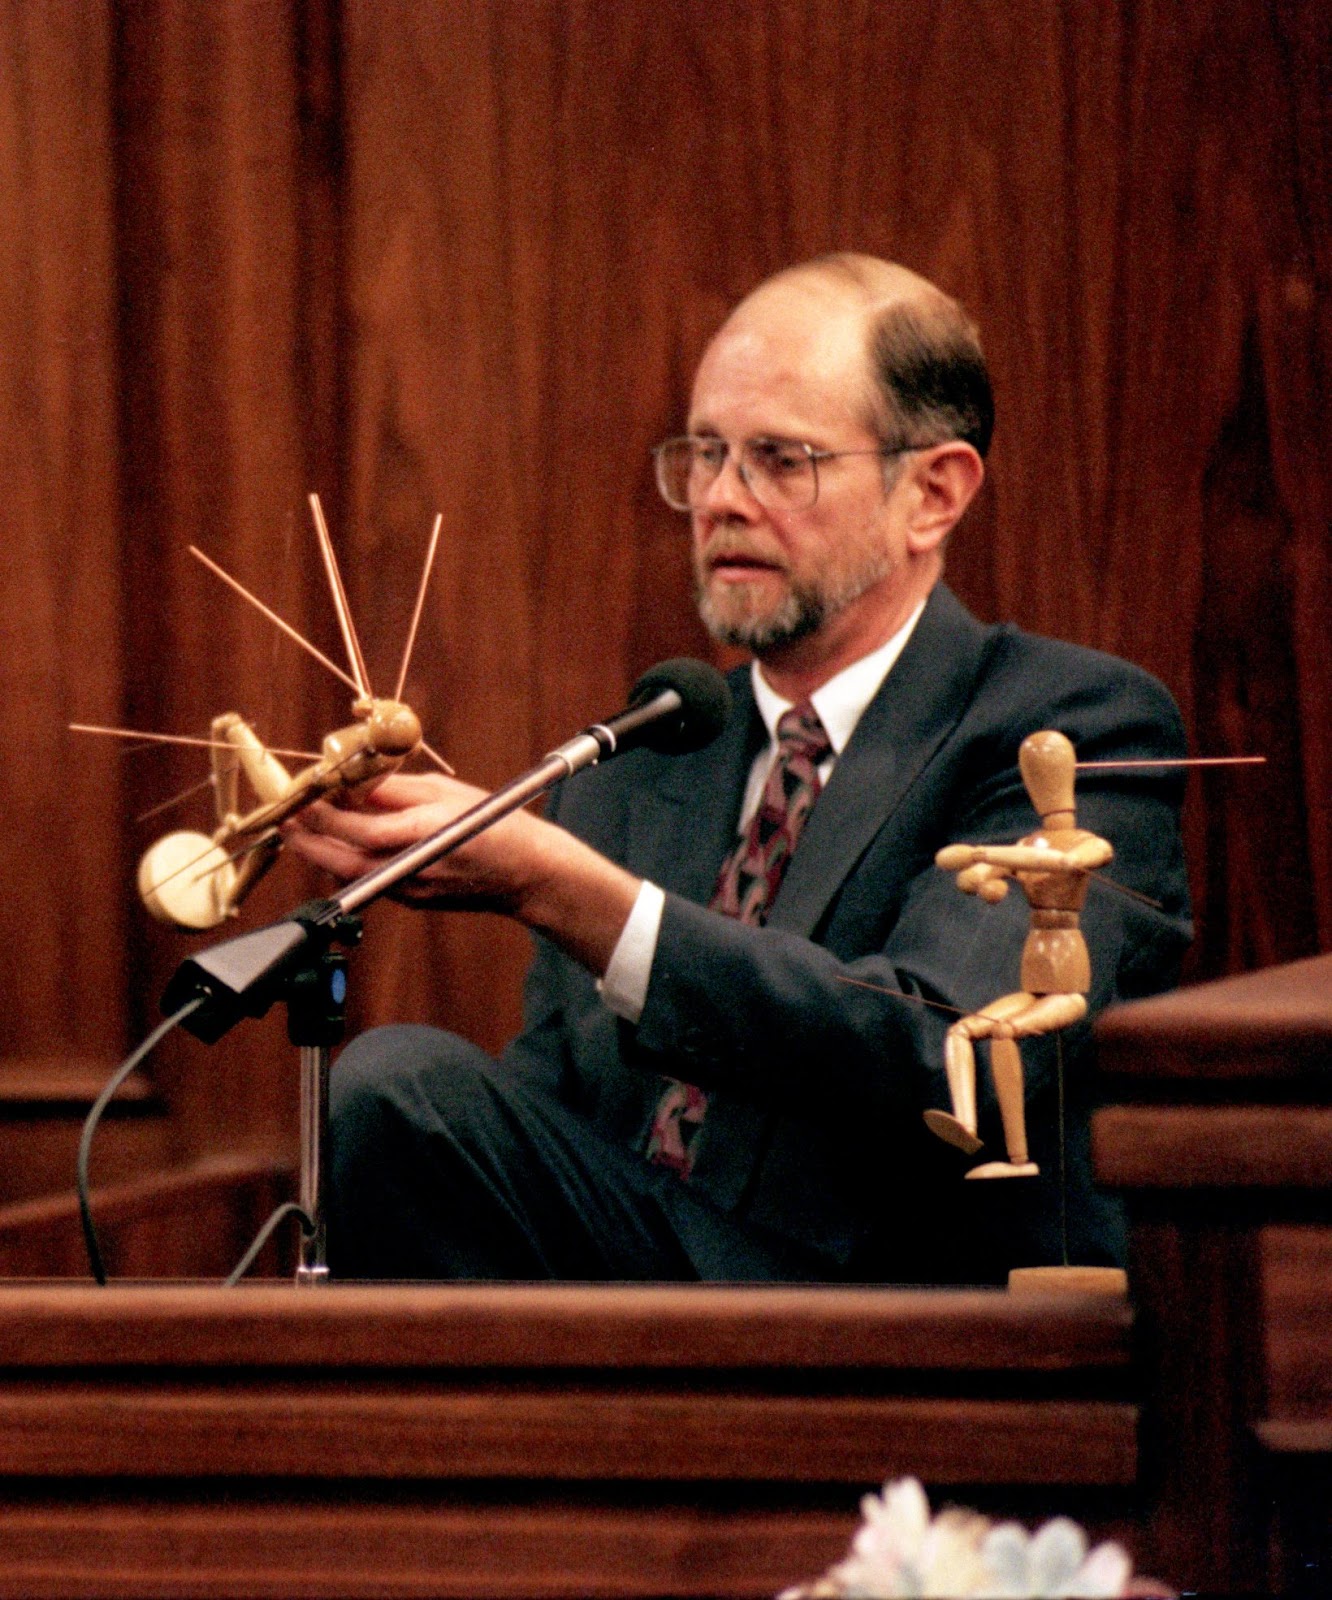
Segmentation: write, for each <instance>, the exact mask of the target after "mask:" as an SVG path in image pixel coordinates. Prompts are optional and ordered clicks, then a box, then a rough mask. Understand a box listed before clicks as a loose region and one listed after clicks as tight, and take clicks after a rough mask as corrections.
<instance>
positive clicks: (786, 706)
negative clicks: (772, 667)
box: [749, 600, 925, 756]
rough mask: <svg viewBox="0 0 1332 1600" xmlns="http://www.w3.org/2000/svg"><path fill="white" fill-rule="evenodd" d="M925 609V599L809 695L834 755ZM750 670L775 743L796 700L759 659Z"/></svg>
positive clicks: (890, 667)
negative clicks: (780, 689) (884, 638)
mask: <svg viewBox="0 0 1332 1600" xmlns="http://www.w3.org/2000/svg"><path fill="white" fill-rule="evenodd" d="M924 609H925V602H924V601H923V600H922V601H921V602H920V604H919V605H918V606H917V607H916V609H915V610H914V611H913V612H912V613H911V615H910V616H909V617H908V618H907V619H906V621H905V622H904V623H903V624H902V626H901V627H900V628H899V629H898V630H897V632H896V633H895V634H894V635H893V636H892V638H891V639H889V641H888V642H887V644H881V645H880V646H879V648H878V649H877V650H871V651H870V653H869V654H868V655H867V656H861V658H860V660H859V661H853V662H852V663H851V665H850V666H849V667H843V668H842V670H841V671H840V672H839V673H838V674H837V676H836V677H835V678H829V679H828V681H827V683H825V684H824V685H823V686H822V688H819V689H816V690H815V691H814V693H813V694H812V695H811V696H810V699H811V700H812V701H813V703H814V709H815V711H817V712H818V714H819V721H820V722H821V723H822V724H823V726H824V728H825V729H826V731H827V734H828V742H829V743H830V744H831V745H832V747H833V754H834V755H839V756H840V755H841V753H842V751H843V750H845V748H846V746H847V744H848V743H849V742H850V739H851V735H852V734H853V733H854V732H855V731H856V723H858V722H859V721H860V719H861V716H862V715H863V714H864V711H865V707H866V706H867V705H869V703H870V701H871V700H873V698H874V696H875V695H876V694H878V692H879V689H880V686H881V685H882V683H883V681H884V679H885V678H886V677H887V676H888V674H889V673H890V672H891V671H892V669H893V664H894V663H895V662H896V660H897V658H898V656H900V655H901V654H902V651H903V650H904V649H905V648H906V642H907V640H908V639H909V638H910V637H911V635H912V632H913V631H914V629H915V626H916V624H917V623H918V622H919V621H920V614H921V612H922V611H924ZM749 671H750V681H751V682H752V684H753V686H754V701H755V703H756V704H757V706H758V708H759V715H760V716H761V717H762V718H763V725H764V727H766V728H767V730H768V738H769V740H771V741H772V742H773V743H774V744H775V743H776V742H777V723H778V721H779V719H780V718H781V716H782V713H783V712H785V711H789V710H790V709H791V707H792V705H793V704H794V703H795V702H794V701H791V700H784V699H783V698H782V696H781V695H779V694H778V693H777V691H776V690H775V689H774V688H772V687H771V686H770V685H769V683H768V682H767V680H766V679H765V678H764V676H763V673H762V672H761V671H760V669H759V664H758V662H757V661H755V662H753V663H751V665H750V669H749Z"/></svg>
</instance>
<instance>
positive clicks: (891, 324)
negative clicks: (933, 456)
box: [724, 252, 994, 456]
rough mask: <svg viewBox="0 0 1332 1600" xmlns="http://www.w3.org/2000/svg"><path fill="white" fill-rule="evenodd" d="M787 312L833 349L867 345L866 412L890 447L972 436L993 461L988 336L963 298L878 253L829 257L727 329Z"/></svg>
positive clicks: (777, 287) (775, 283) (862, 401)
mask: <svg viewBox="0 0 1332 1600" xmlns="http://www.w3.org/2000/svg"><path fill="white" fill-rule="evenodd" d="M783 305H785V306H786V307H787V308H789V310H790V312H791V314H792V316H793V318H794V319H795V320H798V321H806V322H811V323H817V324H818V325H820V327H821V330H822V333H821V337H822V338H824V339H826V340H827V341H828V343H829V347H830V351H832V350H833V349H835V347H837V346H841V345H843V344H844V343H845V342H847V341H854V342H855V343H856V344H858V346H859V349H860V352H861V354H862V370H863V372H864V393H863V395H861V396H860V397H859V405H860V406H861V407H862V408H863V409H864V413H865V416H866V420H867V421H868V422H869V424H870V426H871V427H872V428H873V429H874V431H875V432H876V433H877V434H878V436H879V438H880V439H882V440H883V442H884V443H885V444H887V445H895V444H900V443H911V444H916V445H932V444H940V443H942V442H943V441H944V440H946V439H964V440H965V441H966V442H967V443H968V444H970V445H972V446H973V447H974V448H975V449H976V451H977V452H978V453H979V454H980V455H981V456H984V455H985V453H986V451H987V450H988V449H989V444H990V434H991V432H992V429H993V425H994V400H993V397H992V394H991V391H990V379H989V373H988V371H987V370H986V366H985V357H984V355H983V354H982V353H981V346H980V338H979V335H978V334H977V331H976V328H975V325H974V324H973V323H972V322H971V320H970V318H969V317H968V316H967V314H966V313H965V312H964V311H963V309H962V307H961V306H960V305H959V304H958V303H957V301H956V300H953V299H950V298H949V296H948V295H946V294H944V293H943V291H942V290H940V289H937V288H936V287H935V286H934V284H932V283H930V282H929V280H928V279H927V278H922V277H921V276H920V275H919V274H918V273H915V272H912V271H910V270H909V269H908V268H906V267H903V266H899V265H898V264H897V263H896V262H893V261H882V260H880V259H879V258H878V257H877V256H867V255H857V254H853V253H850V252H846V253H842V254H837V255H828V256H820V257H818V258H817V259H815V260H813V261H806V262H802V263H801V264H800V265H798V266H794V267H787V268H786V269H785V270H783V271H782V272H779V273H776V274H775V275H774V276H773V277H771V278H769V279H767V280H766V281H765V282H764V283H761V284H760V285H759V286H758V288H757V289H755V290H754V291H753V292H752V293H751V294H749V295H747V296H746V297H745V299H744V300H742V301H741V302H740V304H739V305H738V306H737V307H736V308H735V310H734V311H733V312H732V313H731V316H730V317H729V318H728V319H727V322H726V324H725V330H738V329H741V328H743V327H744V326H745V324H746V322H747V321H748V320H749V319H750V318H751V317H753V316H754V315H755V314H759V315H763V316H766V315H769V314H771V313H772V312H773V311H774V310H775V309H779V308H781V307H782V306H783ZM725 330H724V331H725Z"/></svg>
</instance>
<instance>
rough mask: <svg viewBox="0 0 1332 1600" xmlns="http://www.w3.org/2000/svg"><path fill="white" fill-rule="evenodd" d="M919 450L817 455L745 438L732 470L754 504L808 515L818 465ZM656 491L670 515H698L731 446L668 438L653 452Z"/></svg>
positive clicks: (708, 439) (708, 438) (800, 445)
mask: <svg viewBox="0 0 1332 1600" xmlns="http://www.w3.org/2000/svg"><path fill="white" fill-rule="evenodd" d="M919 448H920V446H919V445H911V444H899V445H881V446H880V447H879V448H878V449H877V450H816V449H815V448H814V446H813V445H812V444H806V443H805V441H804V440H803V439H746V440H745V441H744V443H743V444H741V445H740V446H739V449H738V452H737V454H736V461H735V470H736V474H737V476H738V477H739V479H740V482H741V483H743V484H744V486H745V488H746V489H748V490H749V492H750V494H752V495H753V496H754V498H755V500H757V501H758V503H759V504H760V505H761V506H765V507H766V508H767V509H768V510H769V511H808V509H809V508H810V506H812V505H813V504H814V502H815V501H816V500H817V499H818V498H819V462H820V461H838V460H840V459H841V458H842V457H843V456H881V457H883V458H885V459H886V458H888V457H889V456H900V455H905V454H906V453H907V451H909V450H918V449H919ZM652 454H653V456H654V457H655V458H656V462H657V487H658V488H659V489H660V490H661V497H662V499H663V500H664V501H665V502H666V504H667V505H668V506H670V507H671V509H672V510H673V511H697V510H699V509H700V507H701V506H702V504H703V500H704V497H705V496H706V495H707V492H708V490H709V489H711V487H712V486H713V484H714V483H716V481H717V479H718V478H719V477H720V476H721V471H722V468H723V467H724V466H725V465H726V458H727V457H728V456H729V455H730V454H731V445H730V444H729V443H728V441H727V440H725V439H719V438H717V437H716V436H715V435H712V434H693V433H690V434H684V435H682V436H681V437H680V438H678V439H667V440H665V441H664V442H663V443H662V444H659V445H658V446H657V447H656V449H655V450H654V451H653V452H652Z"/></svg>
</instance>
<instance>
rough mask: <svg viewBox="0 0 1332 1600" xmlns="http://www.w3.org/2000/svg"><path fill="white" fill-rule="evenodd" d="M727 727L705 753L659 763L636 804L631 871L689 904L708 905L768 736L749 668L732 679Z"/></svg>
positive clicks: (631, 826) (631, 825)
mask: <svg viewBox="0 0 1332 1600" xmlns="http://www.w3.org/2000/svg"><path fill="white" fill-rule="evenodd" d="M729 682H730V686H731V694H732V696H733V704H732V708H731V715H730V716H729V717H728V718H727V721H726V726H725V727H724V728H723V729H722V731H721V733H720V734H719V735H718V736H717V738H716V739H714V740H713V742H712V743H711V744H710V745H708V746H707V748H706V749H703V750H698V751H695V752H694V753H693V754H692V755H688V756H674V757H667V756H663V757H660V758H658V759H659V760H660V764H661V775H660V777H659V778H658V779H657V781H656V782H655V783H653V784H651V785H650V786H648V787H646V788H645V789H644V790H643V792H642V793H641V795H640V796H639V797H638V798H637V799H636V800H635V804H634V810H633V815H632V816H631V818H630V822H629V840H628V851H627V859H626V865H627V866H628V867H629V869H630V870H631V871H633V872H636V873H638V874H639V875H640V876H642V877H645V878H649V879H651V881H652V882H653V883H656V884H658V885H660V887H661V888H663V889H666V890H668V891H669V892H671V893H673V894H678V895H680V896H681V897H682V898H683V899H685V900H692V901H694V902H695V904H697V905H706V904H707V903H708V900H709V899H710V898H711V895H712V891H713V888H714V886H715V884H716V881H717V873H718V872H719V871H720V869H721V864H722V861H723V859H724V858H725V857H726V855H727V854H728V853H729V852H730V851H731V849H732V848H733V847H734V844H735V824H736V818H737V817H738V815H739V812H740V800H741V797H742V795H743V794H744V789H745V782H746V779H747V778H748V775H749V769H750V767H751V766H752V765H753V762H754V757H755V756H756V755H757V754H758V751H759V748H760V746H761V744H762V742H763V740H764V738H765V737H766V735H765V733H764V730H763V723H762V719H761V718H760V717H759V715H758V711H757V708H756V707H755V705H754V695H753V690H752V688H751V685H750V681H749V669H748V668H740V669H738V670H737V671H735V672H732V673H731V674H730V678H729Z"/></svg>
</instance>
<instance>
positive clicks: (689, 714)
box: [629, 656, 731, 756]
mask: <svg viewBox="0 0 1332 1600" xmlns="http://www.w3.org/2000/svg"><path fill="white" fill-rule="evenodd" d="M663 689H674V690H675V692H676V694H678V695H679V696H680V709H679V710H678V711H675V712H672V713H671V715H670V716H666V717H662V718H660V719H659V720H657V721H654V722H653V723H652V724H651V725H650V726H647V727H644V728H643V729H641V730H640V732H639V734H638V737H637V742H638V743H640V744H644V745H646V746H647V747H648V749H649V750H657V751H660V752H661V754H663V755H671V756H683V755H688V754H689V752H690V751H691V750H701V749H702V748H703V747H704V745H708V744H711V743H712V741H713V740H714V739H715V738H716V737H717V735H718V734H719V733H720V732H721V731H722V729H723V728H724V727H725V726H726V719H727V718H728V717H729V716H730V714H731V689H730V685H729V684H728V683H727V681H726V679H725V678H724V677H722V675H721V673H720V672H718V671H717V669H716V667H712V666H709V665H708V663H707V662H706V661H695V660H694V659H693V657H692V656H676V657H674V658H673V659H672V660H670V661H659V662H658V663H657V665H656V666H655V667H649V668H648V670H647V671H646V672H645V673H644V674H643V676H642V677H641V678H640V679H639V680H638V682H637V683H636V684H635V685H634V687H633V691H632V693H631V694H630V696H629V704H630V705H631V706H637V705H642V704H643V703H644V701H647V700H651V699H652V698H653V697H654V696H655V695H658V694H660V693H661V692H662V690H663Z"/></svg>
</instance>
